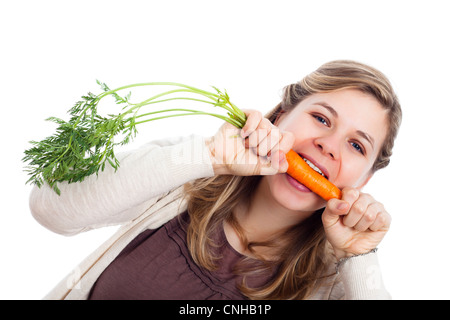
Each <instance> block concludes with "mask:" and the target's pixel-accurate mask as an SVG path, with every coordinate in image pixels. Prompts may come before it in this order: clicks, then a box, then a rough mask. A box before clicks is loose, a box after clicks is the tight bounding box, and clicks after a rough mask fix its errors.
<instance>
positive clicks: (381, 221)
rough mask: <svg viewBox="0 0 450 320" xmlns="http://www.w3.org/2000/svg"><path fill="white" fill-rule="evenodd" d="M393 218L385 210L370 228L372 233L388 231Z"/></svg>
mask: <svg viewBox="0 0 450 320" xmlns="http://www.w3.org/2000/svg"><path fill="white" fill-rule="evenodd" d="M391 220H392V218H391V216H390V214H389V213H387V212H386V211H385V210H384V209H383V210H382V211H381V212H380V213H379V214H378V215H377V218H376V220H375V222H374V223H373V224H372V225H371V226H370V227H369V229H370V230H372V231H380V230H388V229H389V227H390V226H391Z"/></svg>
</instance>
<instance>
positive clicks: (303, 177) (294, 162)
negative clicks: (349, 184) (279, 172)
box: [286, 150, 341, 201]
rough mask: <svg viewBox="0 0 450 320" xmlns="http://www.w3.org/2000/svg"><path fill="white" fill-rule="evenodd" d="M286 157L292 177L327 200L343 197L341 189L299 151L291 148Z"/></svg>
mask: <svg viewBox="0 0 450 320" xmlns="http://www.w3.org/2000/svg"><path fill="white" fill-rule="evenodd" d="M286 159H287V162H288V164H289V168H288V170H287V173H288V174H289V175H290V176H291V177H292V178H294V179H295V180H297V181H298V182H300V183H301V184H303V185H304V186H306V187H307V188H308V189H310V190H311V191H312V192H314V193H316V194H317V195H319V196H320V197H322V198H323V199H325V200H327V201H328V200H330V199H332V198H338V199H340V198H341V190H339V188H338V187H336V186H335V185H334V184H332V183H331V182H330V181H328V179H327V178H325V177H324V176H322V175H321V174H320V173H318V172H317V171H315V170H314V169H313V168H311V167H310V166H309V165H308V164H307V163H306V162H305V160H303V159H302V157H300V156H299V155H298V154H297V152H295V151H293V150H290V151H289V152H288V153H287V154H286Z"/></svg>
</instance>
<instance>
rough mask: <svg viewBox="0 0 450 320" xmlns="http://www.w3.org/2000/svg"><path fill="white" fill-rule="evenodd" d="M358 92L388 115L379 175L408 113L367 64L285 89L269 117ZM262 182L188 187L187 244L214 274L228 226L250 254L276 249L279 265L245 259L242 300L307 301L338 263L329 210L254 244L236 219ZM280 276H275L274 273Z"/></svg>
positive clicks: (335, 68)
mask: <svg viewBox="0 0 450 320" xmlns="http://www.w3.org/2000/svg"><path fill="white" fill-rule="evenodd" d="M347 88H353V89H358V90H361V91H362V92H365V93H367V94H370V95H372V96H373V97H375V98H376V99H377V100H378V102H379V103H380V104H381V106H382V107H383V108H384V109H385V110H386V115H387V119H388V124H389V125H388V133H387V136H386V139H385V141H384V143H383V145H382V148H381V150H380V152H379V154H378V157H377V159H376V161H375V162H374V164H373V167H372V171H373V172H375V171H376V170H378V169H381V168H383V167H385V166H387V165H388V164H389V159H390V157H391V155H392V148H393V146H394V140H395V137H396V136H397V132H398V129H399V126H400V122H401V117H402V112H401V108H400V104H399V101H398V99H397V97H396V94H395V93H394V91H393V89H392V86H391V84H390V82H389V80H388V79H387V78H386V77H385V76H384V75H383V74H382V73H381V72H379V71H378V70H376V69H374V68H372V67H370V66H367V65H365V64H362V63H358V62H355V61H348V60H339V61H332V62H329V63H326V64H324V65H322V66H321V67H319V68H318V69H317V70H315V71H314V72H312V73H311V74H309V75H307V76H306V77H305V78H303V79H302V80H301V81H299V82H297V83H293V84H291V85H288V86H286V87H285V88H284V93H283V96H282V101H281V102H280V103H279V104H278V105H277V106H276V107H275V108H274V109H273V110H272V111H270V112H269V113H268V114H267V115H266V117H267V118H268V119H269V120H270V121H271V122H272V123H275V122H276V120H277V118H278V116H279V115H280V114H281V113H283V112H289V111H290V110H292V109H293V108H295V107H296V106H297V105H298V104H299V103H300V102H301V101H302V100H303V99H305V98H306V97H308V96H310V95H312V94H315V93H325V92H331V91H335V90H341V89H347ZM260 180H261V177H260V176H249V177H242V176H230V175H218V176H214V177H211V178H204V179H198V180H195V181H193V182H191V183H188V184H186V185H185V194H186V196H187V198H188V212H189V216H190V223H189V225H188V226H187V243H188V247H189V250H190V253H191V255H192V257H193V259H194V261H195V262H196V263H197V264H198V265H200V266H202V267H204V268H206V269H208V270H214V269H215V268H216V266H217V263H220V255H218V254H217V250H215V249H216V248H217V245H218V244H217V243H214V239H215V234H216V232H217V230H219V228H223V223H224V221H226V222H228V223H229V225H231V226H232V227H233V228H234V230H235V231H236V232H237V234H238V236H239V238H240V241H241V242H242V244H243V245H244V247H246V248H247V249H248V251H249V252H251V253H253V254H254V255H255V256H257V253H256V251H255V248H257V247H261V246H266V247H269V248H276V251H275V252H276V255H275V256H276V257H277V258H276V259H275V260H272V259H271V260H270V261H268V260H265V259H264V257H259V258H260V259H258V260H260V261H261V263H257V264H255V263H254V262H255V259H253V258H248V257H243V258H242V260H241V261H240V262H239V263H238V264H237V265H236V266H235V268H234V272H235V273H236V274H237V275H240V276H241V277H240V279H242V281H241V282H240V283H237V286H238V288H239V289H240V290H241V292H242V294H244V295H245V296H246V297H248V298H250V299H306V298H308V297H310V296H311V295H312V294H313V293H314V291H315V290H316V289H318V288H319V287H321V286H324V285H326V281H327V279H328V276H329V275H332V274H330V272H329V271H328V270H330V269H329V268H330V265H331V263H332V261H333V260H334V258H333V255H332V252H331V248H330V246H329V244H328V242H327V240H326V237H325V232H324V229H323V226H322V221H321V213H322V212H323V208H322V209H320V210H318V211H317V212H315V213H314V214H312V215H311V216H310V217H309V218H308V219H306V220H304V221H302V222H301V223H300V224H298V225H295V226H292V227H291V228H289V229H288V230H285V231H284V232H283V233H282V234H281V235H277V237H276V238H275V237H274V238H273V239H267V240H266V241H264V242H263V243H262V242H259V243H255V242H249V241H248V240H247V239H246V237H245V234H244V232H243V230H242V228H241V227H240V225H239V223H238V221H237V220H236V218H235V217H234V215H233V211H234V209H235V208H236V207H237V206H238V205H239V204H240V203H242V202H243V201H245V202H246V203H250V202H251V201H252V195H253V194H254V191H255V190H256V188H257V186H258V184H259V182H260ZM274 270H275V271H274ZM260 274H266V275H267V274H270V275H271V277H268V279H270V280H269V281H268V282H267V283H266V284H264V285H262V286H260V287H250V286H249V285H248V284H247V282H246V279H247V277H249V276H254V275H260Z"/></svg>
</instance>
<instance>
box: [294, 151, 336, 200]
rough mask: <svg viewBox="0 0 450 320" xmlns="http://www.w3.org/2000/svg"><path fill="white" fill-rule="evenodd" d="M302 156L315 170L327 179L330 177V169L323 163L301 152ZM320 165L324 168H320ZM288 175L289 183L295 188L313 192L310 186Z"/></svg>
mask: <svg viewBox="0 0 450 320" xmlns="http://www.w3.org/2000/svg"><path fill="white" fill-rule="evenodd" d="M299 155H300V157H301V158H302V159H303V160H304V161H305V162H306V163H307V164H308V166H310V167H311V168H312V169H313V170H314V171H316V172H317V173H319V174H320V175H321V176H322V177H324V178H325V179H328V171H327V170H326V169H325V168H324V167H323V166H321V165H319V164H318V163H316V162H315V161H314V160H311V159H309V158H307V157H305V156H304V155H302V154H299ZM319 166H320V167H321V168H322V169H321V168H319ZM286 177H287V180H288V182H289V184H290V185H291V186H292V187H294V188H295V189H297V190H298V191H301V192H312V191H311V190H310V189H309V188H308V187H306V186H305V185H303V184H302V183H300V182H298V181H297V180H296V179H294V178H293V177H291V176H290V175H289V174H287V173H286Z"/></svg>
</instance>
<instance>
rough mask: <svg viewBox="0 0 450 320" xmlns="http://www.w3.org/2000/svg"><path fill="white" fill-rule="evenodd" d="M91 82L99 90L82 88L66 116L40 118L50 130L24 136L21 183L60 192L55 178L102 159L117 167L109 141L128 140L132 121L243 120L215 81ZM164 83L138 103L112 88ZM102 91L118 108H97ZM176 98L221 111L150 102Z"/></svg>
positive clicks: (101, 164)
mask: <svg viewBox="0 0 450 320" xmlns="http://www.w3.org/2000/svg"><path fill="white" fill-rule="evenodd" d="M97 83H98V84H99V85H100V87H101V89H102V90H103V92H102V93H101V94H98V95H95V94H92V93H88V94H87V95H85V96H82V97H81V100H80V101H78V102H77V103H75V105H74V106H73V107H72V108H71V109H70V110H69V111H68V113H69V115H70V119H69V120H68V121H66V120H63V119H60V118H56V117H50V118H48V119H46V120H47V121H50V122H53V123H55V124H56V125H57V129H56V132H55V133H54V134H53V135H52V136H50V137H47V138H45V139H43V140H41V141H30V144H31V145H32V147H31V148H29V149H27V150H25V156H24V158H23V159H22V160H23V161H24V162H26V163H28V165H27V166H26V169H25V170H26V171H27V172H28V174H29V179H28V181H27V183H31V184H35V185H37V186H38V187H41V186H42V185H43V184H44V183H47V184H48V185H49V186H50V187H52V188H53V190H54V191H55V192H56V193H58V194H60V189H59V188H58V183H59V182H63V181H67V182H69V183H72V182H78V181H83V180H84V179H85V178H86V177H87V176H90V175H92V174H94V173H95V174H98V173H99V171H103V170H104V168H105V166H106V165H108V164H109V165H111V166H112V167H113V168H114V169H115V170H117V169H118V168H119V165H120V163H119V161H118V160H117V158H116V156H115V154H114V147H115V146H118V145H125V144H128V143H130V142H131V141H132V140H133V138H134V137H135V136H136V134H137V130H136V126H137V125H140V124H143V123H147V122H150V121H154V120H158V119H164V118H170V117H178V116H186V115H209V116H214V117H217V118H220V119H222V120H224V121H227V122H229V123H231V124H233V125H235V126H236V127H239V128H242V127H243V126H244V124H245V121H246V116H245V114H244V112H242V111H241V110H240V109H239V108H237V107H236V106H235V105H234V104H233V103H232V102H231V101H230V98H229V96H228V94H227V92H226V91H225V92H222V91H220V90H219V89H217V88H215V87H213V89H214V91H215V92H209V91H205V90H201V89H198V88H194V87H191V86H187V85H184V84H179V83H173V82H148V83H138V84H131V85H127V86H123V87H120V88H117V89H114V90H111V89H110V88H109V87H108V86H107V85H106V84H105V83H102V82H100V81H97ZM167 86H169V87H171V88H172V89H171V90H168V91H164V92H161V93H159V94H156V95H153V96H151V97H150V98H147V99H145V100H143V101H141V102H139V103H132V102H131V101H130V99H131V92H129V93H128V94H127V95H125V96H121V95H119V93H118V92H119V91H122V90H126V89H133V88H138V87H150V88H151V87H167ZM180 94H181V95H182V96H180ZM106 96H112V97H113V98H114V100H115V103H116V104H117V105H120V106H123V107H122V110H121V112H120V113H118V114H107V115H102V114H100V112H99V108H98V107H99V103H100V101H101V100H102V99H103V98H105V97H106ZM182 101H193V102H195V103H199V104H200V103H202V104H204V103H206V104H209V105H211V106H212V107H219V108H221V109H224V110H225V111H226V115H223V114H220V113H211V112H205V111H201V110H197V109H188V108H162V109H158V110H153V108H152V107H153V106H154V105H155V104H160V103H175V102H177V103H179V102H182ZM147 108H150V109H147Z"/></svg>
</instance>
